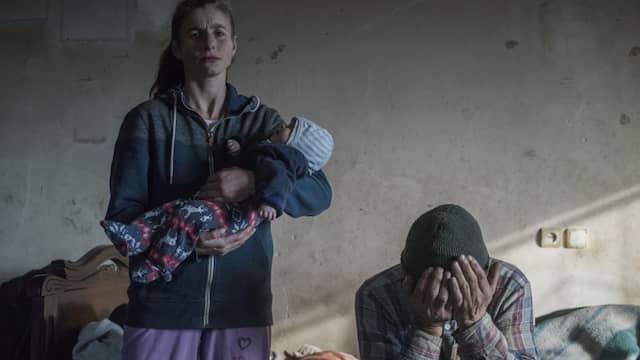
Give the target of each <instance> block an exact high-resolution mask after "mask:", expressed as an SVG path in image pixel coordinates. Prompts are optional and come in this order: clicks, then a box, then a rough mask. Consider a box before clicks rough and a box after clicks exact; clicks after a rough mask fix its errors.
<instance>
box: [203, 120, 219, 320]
mask: <svg viewBox="0 0 640 360" xmlns="http://www.w3.org/2000/svg"><path fill="white" fill-rule="evenodd" d="M202 122H204V123H205V126H206V125H207V124H206V122H205V121H204V120H202ZM206 128H207V143H208V146H209V154H208V157H209V175H212V174H213V172H214V167H213V166H214V163H213V153H212V145H213V144H212V141H213V132H212V131H210V130H209V128H208V126H206ZM207 266H208V269H207V285H206V286H205V289H204V291H205V292H204V316H203V319H202V320H203V327H204V328H206V327H208V326H209V313H210V312H211V308H212V303H211V302H212V301H211V286H213V281H214V280H215V275H216V274H215V266H216V257H215V255H212V256H209V259H208V263H207Z"/></svg>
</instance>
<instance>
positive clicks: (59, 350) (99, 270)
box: [28, 245, 129, 360]
mask: <svg viewBox="0 0 640 360" xmlns="http://www.w3.org/2000/svg"><path fill="white" fill-rule="evenodd" d="M128 267H129V265H128V261H127V258H125V257H123V256H122V255H120V254H119V253H118V252H117V251H116V249H115V248H114V247H113V246H112V245H102V246H97V247H95V248H93V249H91V250H90V251H89V252H88V253H86V254H85V255H84V256H82V257H81V258H80V259H78V260H77V261H64V260H56V261H53V262H51V264H50V265H49V266H48V267H47V268H48V271H47V272H46V273H45V274H37V275H34V276H33V277H32V278H31V279H29V286H28V288H29V299H30V300H31V345H30V350H31V351H30V353H31V360H45V359H65V360H66V359H71V350H72V348H73V346H74V345H75V343H76V340H77V337H78V333H79V331H80V329H81V328H82V327H83V326H84V325H86V324H87V323H89V322H91V321H95V320H100V319H104V318H107V317H109V315H110V314H111V312H112V310H113V309H114V308H116V307H117V306H118V305H121V304H124V303H126V302H127V287H128V285H129V275H128Z"/></svg>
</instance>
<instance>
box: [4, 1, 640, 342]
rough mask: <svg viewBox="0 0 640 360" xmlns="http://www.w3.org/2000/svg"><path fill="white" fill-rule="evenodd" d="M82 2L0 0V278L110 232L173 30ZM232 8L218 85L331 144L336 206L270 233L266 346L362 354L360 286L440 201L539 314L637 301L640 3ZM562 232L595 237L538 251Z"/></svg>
mask: <svg viewBox="0 0 640 360" xmlns="http://www.w3.org/2000/svg"><path fill="white" fill-rule="evenodd" d="M74 3H76V1H70V0H67V1H62V0H57V1H56V0H50V1H48V2H47V1H44V0H41V1H35V0H29V1H24V2H22V3H21V4H18V5H1V6H0V10H2V11H0V13H3V14H5V15H3V16H2V17H0V40H1V42H2V44H3V48H4V50H3V51H2V53H1V55H0V66H1V67H2V72H3V75H2V78H3V80H2V84H3V86H2V89H0V109H1V110H0V111H2V115H1V120H0V202H1V203H2V206H1V207H0V219H1V220H0V278H2V279H7V278H10V277H13V276H16V275H18V274H21V273H23V272H25V271H27V270H28V269H31V268H34V267H39V266H42V265H44V264H46V263H47V262H48V261H49V260H51V259H53V258H77V257H79V256H80V255H82V254H83V253H84V252H85V251H87V250H88V249H89V248H91V247H92V246H94V245H96V244H100V243H105V242H106V239H105V237H104V236H103V234H102V232H101V230H100V228H99V226H98V220H99V219H100V218H101V217H102V215H103V213H104V209H105V206H106V202H107V200H108V189H107V187H108V167H109V162H110V158H111V152H112V148H113V143H114V140H115V136H116V132H117V129H118V126H119V123H120V121H121V119H122V116H123V115H124V114H125V112H126V111H127V110H128V109H129V108H131V107H132V106H134V105H135V104H137V103H138V102H140V101H142V100H144V99H145V97H146V94H147V91H148V87H149V86H150V84H151V81H152V77H153V73H154V71H155V67H156V62H157V58H158V54H159V52H160V50H161V48H162V46H163V45H164V44H165V41H166V40H167V38H168V30H167V29H166V22H167V20H168V13H169V10H168V9H169V8H171V6H172V3H173V2H172V1H169V0H163V1H151V0H138V1H133V0H131V1H126V0H121V1H118V2H114V3H113V4H115V5H113V8H112V9H109V11H111V13H110V12H107V15H110V14H112V17H113V19H111V20H113V21H105V20H104V19H101V18H100V17H99V16H98V15H100V14H102V15H101V16H103V17H104V16H105V15H104V14H105V9H101V8H100V7H99V5H91V6H84V7H83V8H80V9H74V8H73V6H72V5H73V4H74ZM89 3H93V2H89ZM233 3H234V7H235V9H236V15H237V17H238V19H237V21H238V25H239V30H240V33H239V53H238V57H237V59H236V61H235V65H234V67H233V70H232V72H231V80H232V82H233V83H235V84H236V85H237V87H238V88H239V89H240V90H241V91H242V92H244V93H247V94H257V95H260V97H261V98H262V99H263V101H264V102H266V103H268V104H270V105H272V106H274V107H276V108H278V109H279V110H280V111H281V113H282V114H283V115H285V116H286V117H290V116H293V115H304V116H307V117H310V118H312V119H314V120H317V121H318V122H320V123H322V124H324V125H326V126H327V127H328V128H329V129H330V130H331V131H332V132H333V134H334V136H335V140H336V152H335V156H334V158H333V159H332V161H331V162H330V164H329V165H328V166H327V168H326V172H327V174H328V176H329V178H330V179H331V182H332V185H333V189H334V200H333V205H332V207H331V209H330V210H329V211H328V212H326V213H324V214H323V215H321V216H319V217H316V218H312V219H302V220H291V219H281V220H278V221H277V224H276V225H275V226H274V233H275V242H276V244H275V245H276V256H275V259H274V261H275V263H274V270H273V293H274V295H275V306H274V312H275V316H276V322H277V325H276V327H275V328H274V347H276V348H295V347H297V346H299V345H300V344H301V343H303V342H308V343H314V344H317V345H319V346H322V347H332V348H338V349H342V350H347V351H355V325H354V318H353V294H354V293H355V290H356V289H357V287H358V286H359V284H360V283H361V282H362V281H363V280H364V279H366V278H367V277H368V276H370V275H373V274H374V273H376V272H378V271H380V270H382V269H384V268H385V267H387V266H390V265H393V264H394V263H396V262H397V261H398V256H399V253H400V250H401V248H402V243H403V240H404V237H405V235H406V232H407V228H408V226H409V225H410V224H411V222H412V221H413V219H415V218H416V217H417V216H418V215H419V214H421V213H422V212H423V211H425V210H426V209H428V208H430V207H432V206H434V205H437V204H440V203H444V202H456V203H460V204H462V205H463V206H465V207H467V208H468V209H469V210H470V211H472V213H474V214H476V215H477V217H478V219H479V221H480V223H481V225H482V227H483V230H484V234H485V237H486V239H487V241H488V243H489V248H490V250H491V251H492V253H493V254H494V255H495V256H497V257H501V258H503V259H505V260H507V261H510V262H512V263H515V264H517V265H518V266H520V267H521V268H522V269H523V270H524V272H525V273H526V274H527V276H528V277H529V279H530V280H531V282H532V286H533V292H534V297H535V311H536V314H538V315H539V314H543V313H547V312H550V311H553V310H556V309H561V308H567V307H574V306H579V305H589V304H601V303H640V290H639V288H638V286H636V284H637V282H636V281H635V277H636V274H637V272H638V269H639V268H640V265H637V264H638V263H640V239H638V235H637V234H638V230H640V229H639V226H640V225H638V221H636V218H637V217H638V216H639V215H640V199H639V198H640V180H638V179H640V163H639V162H638V157H639V155H640V136H639V135H640V105H639V104H640V102H639V101H638V100H639V99H640V85H639V84H640V48H637V47H638V46H640V39H639V38H638V34H639V33H640V3H638V2H629V1H606V2H605V1H595V0H591V1H579V0H566V1H560V0H557V1H556V0H553V1H497V0H496V1H482V2H480V1H471V0H468V1H450V0H448V1H445V0H440V1H426V0H423V1H420V0H417V1H416V0H414V1H377V0H373V1H372V0H367V1H275V2H273V1H272V2H265V1H257V0H245V1H241V0H236V1H234V2H233ZM87 12H88V13H94V14H95V15H91V14H89V15H86V13H87ZM123 13H124V14H127V15H126V16H125V17H123V16H120V14H123ZM107 20H109V18H108V16H107ZM105 38H110V40H109V41H103V40H101V39H105ZM79 39H80V40H79ZM82 39H84V40H82ZM570 225H579V226H584V227H587V228H588V229H589V232H590V235H591V240H592V242H591V244H590V247H589V249H587V250H583V251H575V250H567V249H541V248H539V247H537V245H536V242H535V235H536V232H537V230H538V229H539V228H540V227H542V226H570Z"/></svg>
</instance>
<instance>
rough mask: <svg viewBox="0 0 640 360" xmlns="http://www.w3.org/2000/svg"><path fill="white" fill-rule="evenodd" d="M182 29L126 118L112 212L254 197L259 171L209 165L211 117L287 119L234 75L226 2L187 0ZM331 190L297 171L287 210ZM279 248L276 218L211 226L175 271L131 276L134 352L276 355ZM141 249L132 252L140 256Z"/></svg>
mask: <svg viewBox="0 0 640 360" xmlns="http://www.w3.org/2000/svg"><path fill="white" fill-rule="evenodd" d="M171 34H172V36H171V44H170V45H169V47H167V49H166V50H165V51H164V53H163V55H162V58H161V60H160V68H159V70H158V77H157V79H156V81H155V83H154V85H153V87H152V94H153V95H154V97H153V98H152V99H151V100H149V101H146V102H144V103H142V104H140V105H138V106H136V107H135V108H133V109H132V110H131V111H130V112H129V113H128V114H127V116H126V117H125V120H124V122H123V124H122V127H121V129H120V133H119V136H118V140H117V142H116V146H115V151H114V158H113V162H112V165H111V182H110V188H111V199H110V202H109V208H108V210H107V216H106V219H107V220H114V221H119V222H130V221H131V220H133V219H134V218H135V217H136V216H138V215H140V214H142V213H143V212H145V211H147V210H149V209H152V208H154V207H157V206H159V205H161V204H163V203H165V202H167V201H171V200H175V199H179V198H188V197H191V196H193V195H194V194H197V195H198V197H199V198H201V199H205V200H210V201H241V200H243V199H245V198H247V197H248V196H249V195H251V193H252V190H253V187H254V183H253V173H252V172H251V171H248V170H244V169H239V168H231V169H221V170H219V171H217V172H216V173H214V174H212V175H210V162H211V161H210V151H209V148H210V146H215V145H219V144H212V143H215V142H216V141H217V139H218V137H216V135H215V134H214V133H212V132H208V127H209V126H211V127H213V128H214V129H215V126H216V124H217V123H219V122H220V121H222V120H225V123H233V121H232V120H231V121H230V120H228V119H230V118H238V119H239V118H246V117H255V121H258V122H259V121H264V122H266V123H273V122H274V121H275V122H282V120H281V119H280V117H279V115H278V113H277V112H276V111H275V110H273V109H270V108H268V107H266V106H264V105H261V104H260V103H259V100H258V99H257V98H255V97H252V98H248V97H245V96H243V95H240V94H238V92H237V91H236V90H235V88H234V87H233V86H231V85H230V84H227V83H226V80H227V69H228V68H229V66H230V64H231V61H232V59H233V56H234V54H235V52H236V50H237V44H236V37H235V29H234V21H233V16H232V13H231V10H230V8H229V7H228V6H227V5H226V4H225V3H223V2H221V1H215V0H208V1H207V0H184V1H182V2H181V3H180V4H179V5H178V6H177V8H176V11H175V13H174V16H173V20H172V32H171ZM208 124H210V125H208ZM210 134H211V135H210ZM218 135H219V134H218ZM219 138H221V139H222V138H224V136H219ZM211 167H212V166H211ZM330 201H331V188H330V186H329V183H328V182H327V179H326V178H325V176H324V174H323V173H322V172H321V171H318V172H315V173H313V174H310V175H306V176H304V177H303V178H301V179H300V180H299V181H297V182H296V184H295V188H294V189H293V191H292V193H291V195H290V196H289V198H288V199H287V206H286V209H285V212H286V213H288V214H289V215H290V216H293V217H298V216H312V215H316V214H318V213H320V212H322V211H323V210H325V209H326V208H328V207H329V204H330ZM272 255H273V244H272V239H271V229H270V225H269V223H268V222H263V223H261V224H260V225H259V226H258V227H257V228H255V229H254V228H251V227H248V228H247V229H245V230H244V231H242V232H239V233H236V234H232V235H227V234H223V233H221V232H220V231H214V232H211V233H203V234H201V236H200V241H199V243H198V248H197V251H196V255H195V256H191V257H190V258H188V259H187V261H185V262H184V263H183V264H182V265H181V266H180V267H179V268H178V269H176V271H175V273H174V274H173V279H172V281H170V282H162V281H160V282H152V283H149V284H141V283H133V282H132V283H131V285H130V287H129V290H128V295H129V306H128V317H127V323H126V324H127V326H126V329H125V335H124V345H123V359H124V360H127V359H196V358H198V357H199V358H201V359H214V358H215V359H233V358H244V359H266V358H268V352H269V347H270V325H271V324H272V314H271V260H272ZM140 260H141V259H140V258H138V257H137V256H134V257H131V258H130V262H131V263H132V264H135V263H136V262H137V261H140Z"/></svg>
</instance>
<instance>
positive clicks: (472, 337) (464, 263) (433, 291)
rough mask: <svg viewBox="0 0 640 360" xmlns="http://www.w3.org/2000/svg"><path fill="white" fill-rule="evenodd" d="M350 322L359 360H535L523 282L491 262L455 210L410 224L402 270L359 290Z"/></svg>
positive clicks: (472, 224) (470, 223) (465, 217)
mask: <svg viewBox="0 0 640 360" xmlns="http://www.w3.org/2000/svg"><path fill="white" fill-rule="evenodd" d="M356 318H357V323H358V343H359V345H360V357H361V358H362V359H363V360H370V359H402V360H417V359H465V360H466V359H536V358H537V351H536V347H535V342H534V338H533V330H534V318H533V309H532V302H531V288H530V286H529V282H528V280H527V278H526V277H525V276H524V274H522V272H520V270H518V268H516V267H515V266H514V265H511V264H509V263H506V262H504V261H500V260H497V259H492V258H490V257H489V254H488V252H487V249H486V247H485V244H484V240H483V238H482V233H481V231H480V226H479V225H478V223H477V222H476V220H475V219H474V218H473V216H472V215H471V214H469V213H468V212H467V211H466V210H464V209H463V208H462V207H460V206H457V205H442V206H438V207H436V208H434V209H432V210H430V211H428V212H426V213H425V214H423V215H422V216H420V217H419V218H418V219H417V220H416V221H415V222H414V223H413V225H412V226H411V229H410V230H409V235H408V236H407V240H406V245H405V248H404V250H403V252H402V255H401V263H400V264H398V265H396V266H393V267H391V268H389V269H387V270H385V271H383V272H382V273H380V274H378V275H375V276H374V277H372V278H370V279H369V280H367V281H365V283H364V284H363V285H362V286H361V287H360V289H359V290H358V293H357V295H356Z"/></svg>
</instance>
